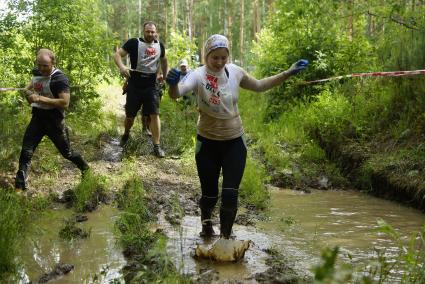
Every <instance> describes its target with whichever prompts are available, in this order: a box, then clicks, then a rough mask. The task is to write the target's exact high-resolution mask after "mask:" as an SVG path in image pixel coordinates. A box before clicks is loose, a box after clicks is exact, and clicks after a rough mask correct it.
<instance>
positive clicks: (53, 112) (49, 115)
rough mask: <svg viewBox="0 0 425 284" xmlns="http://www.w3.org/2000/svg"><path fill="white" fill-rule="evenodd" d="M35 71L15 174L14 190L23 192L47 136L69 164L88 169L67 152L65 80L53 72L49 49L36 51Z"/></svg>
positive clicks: (54, 70)
mask: <svg viewBox="0 0 425 284" xmlns="http://www.w3.org/2000/svg"><path fill="white" fill-rule="evenodd" d="M36 63H37V68H36V69H34V70H33V78H32V80H31V82H30V83H29V84H28V85H27V87H26V89H27V91H26V93H27V95H28V97H27V99H28V102H29V103H30V104H31V107H32V117H31V121H30V123H29V124H28V126H27V129H26V130H25V134H24V139H23V142H22V150H21V155H20V157H19V169H18V172H17V173H16V178H15V187H16V189H19V190H25V189H26V188H27V179H28V168H29V165H30V163H31V158H32V156H33V154H34V151H35V149H36V148H37V146H38V144H39V143H40V141H41V139H43V137H44V136H45V135H47V136H48V137H49V138H50V140H52V142H53V144H54V145H55V146H56V148H57V149H58V150H59V152H60V153H61V154H62V156H63V157H64V158H66V159H68V160H70V161H71V162H73V163H74V164H75V165H76V166H77V167H78V168H79V169H80V170H81V172H83V173H84V172H85V171H86V170H88V169H89V166H88V164H87V162H86V161H84V159H83V158H82V157H81V155H80V154H79V153H77V152H74V151H73V150H72V149H71V146H70V143H69V138H68V129H67V127H66V125H65V121H64V118H65V113H64V109H65V108H67V107H68V105H69V98H70V90H69V82H68V78H67V77H66V76H65V74H63V73H62V71H60V70H59V69H56V68H55V66H54V65H55V55H54V53H53V52H52V51H51V50H49V49H40V50H39V51H38V53H37V58H36Z"/></svg>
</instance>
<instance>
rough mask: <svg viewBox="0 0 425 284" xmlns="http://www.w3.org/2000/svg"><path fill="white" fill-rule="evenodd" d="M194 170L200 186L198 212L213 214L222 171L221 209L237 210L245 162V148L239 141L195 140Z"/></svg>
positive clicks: (200, 138)
mask: <svg viewBox="0 0 425 284" xmlns="http://www.w3.org/2000/svg"><path fill="white" fill-rule="evenodd" d="M197 140H198V141H197V152H196V166H197V169H198V176H199V180H200V182H201V189H202V197H201V199H200V207H201V210H202V209H204V210H212V209H213V208H214V206H215V205H216V203H217V200H218V181H219V177H220V171H221V170H222V171H223V184H222V188H223V190H222V194H221V204H222V207H225V208H229V209H232V210H236V208H237V203H238V189H239V185H240V183H241V180H242V176H243V172H244V169H245V162H246V154H247V150H246V146H245V144H244V141H243V139H242V136H241V137H238V138H235V139H232V140H226V141H217V140H210V139H207V138H205V137H202V136H200V135H198V136H197Z"/></svg>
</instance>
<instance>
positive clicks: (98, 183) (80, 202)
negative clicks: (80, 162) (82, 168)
mask: <svg viewBox="0 0 425 284" xmlns="http://www.w3.org/2000/svg"><path fill="white" fill-rule="evenodd" d="M74 194H75V200H74V203H73V206H74V208H75V210H76V211H78V212H86V211H88V210H90V208H94V207H96V206H97V204H98V203H99V202H100V201H101V199H102V197H103V196H105V195H106V178H105V177H104V176H100V175H96V174H93V173H92V172H91V171H90V170H89V171H87V172H86V173H85V175H84V177H83V178H82V180H81V182H80V183H79V184H77V186H76V187H75V189H74Z"/></svg>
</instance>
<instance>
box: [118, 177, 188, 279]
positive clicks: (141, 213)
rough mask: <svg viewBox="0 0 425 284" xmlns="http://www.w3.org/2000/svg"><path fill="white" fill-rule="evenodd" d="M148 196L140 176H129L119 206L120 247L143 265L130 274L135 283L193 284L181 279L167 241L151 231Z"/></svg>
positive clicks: (151, 217)
mask: <svg viewBox="0 0 425 284" xmlns="http://www.w3.org/2000/svg"><path fill="white" fill-rule="evenodd" d="M147 197H148V193H147V192H146V190H145V189H144V187H143V183H142V181H141V180H140V178H139V177H137V176H129V177H128V179H127V181H126V183H125V185H124V187H123V189H122V191H121V192H120V193H119V195H118V198H117V202H118V207H119V208H120V209H121V210H122V213H121V214H120V217H119V219H118V220H117V221H116V223H115V227H116V234H117V238H118V243H119V244H120V246H121V247H122V248H123V249H124V251H125V252H126V254H127V255H128V256H130V257H131V256H137V262H138V263H141V264H143V265H142V266H141V267H140V268H139V269H137V271H130V272H129V273H128V277H130V276H129V275H130V274H131V279H128V280H129V281H131V283H139V281H140V282H144V283H190V280H189V279H187V278H185V277H184V276H181V275H180V274H179V273H178V271H177V270H176V268H175V267H174V264H173V261H172V260H171V259H170V257H169V256H168V254H167V251H166V246H167V238H166V237H165V236H164V235H163V234H161V233H157V232H152V231H151V230H150V224H151V222H152V221H154V220H153V218H154V214H153V213H151V212H150V211H149V209H148V206H147V202H148V199H147Z"/></svg>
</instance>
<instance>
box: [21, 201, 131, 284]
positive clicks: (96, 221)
mask: <svg viewBox="0 0 425 284" xmlns="http://www.w3.org/2000/svg"><path fill="white" fill-rule="evenodd" d="M118 214H119V213H118V210H117V209H115V208H113V207H110V206H101V207H99V208H98V209H97V210H96V211H94V212H92V213H87V214H85V215H87V216H88V221H86V222H83V223H77V226H78V227H80V228H83V229H86V230H88V231H90V236H89V237H88V238H87V239H76V240H72V241H66V240H62V239H61V238H60V237H59V230H60V229H61V228H62V227H63V226H64V220H65V219H67V218H70V217H72V216H74V215H75V212H73V211H71V210H65V209H63V208H58V209H56V210H51V211H49V212H47V213H46V214H45V215H44V216H43V217H42V218H41V219H40V220H37V221H36V224H35V227H36V228H38V229H37V231H36V232H35V234H33V235H32V236H31V237H30V238H29V240H28V241H27V244H26V247H25V248H23V251H22V253H21V255H19V256H18V258H19V259H20V261H21V262H22V264H23V268H22V270H21V271H20V275H21V278H22V280H21V281H20V282H18V283H28V282H29V281H33V282H36V281H38V280H39V279H40V277H41V276H42V275H43V274H44V273H49V272H51V271H52V270H53V269H54V267H55V265H57V264H59V263H67V264H72V265H73V266H74V269H73V270H72V271H71V272H69V273H68V274H66V275H63V276H60V277H57V278H55V279H53V280H51V281H49V283H110V282H111V281H114V282H111V283H124V281H123V280H122V275H121V268H122V267H123V266H124V265H125V263H126V262H125V259H124V257H123V255H122V253H121V250H120V249H119V247H118V246H117V245H116V243H115V238H114V235H113V225H114V223H115V219H116V218H117V217H118Z"/></svg>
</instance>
